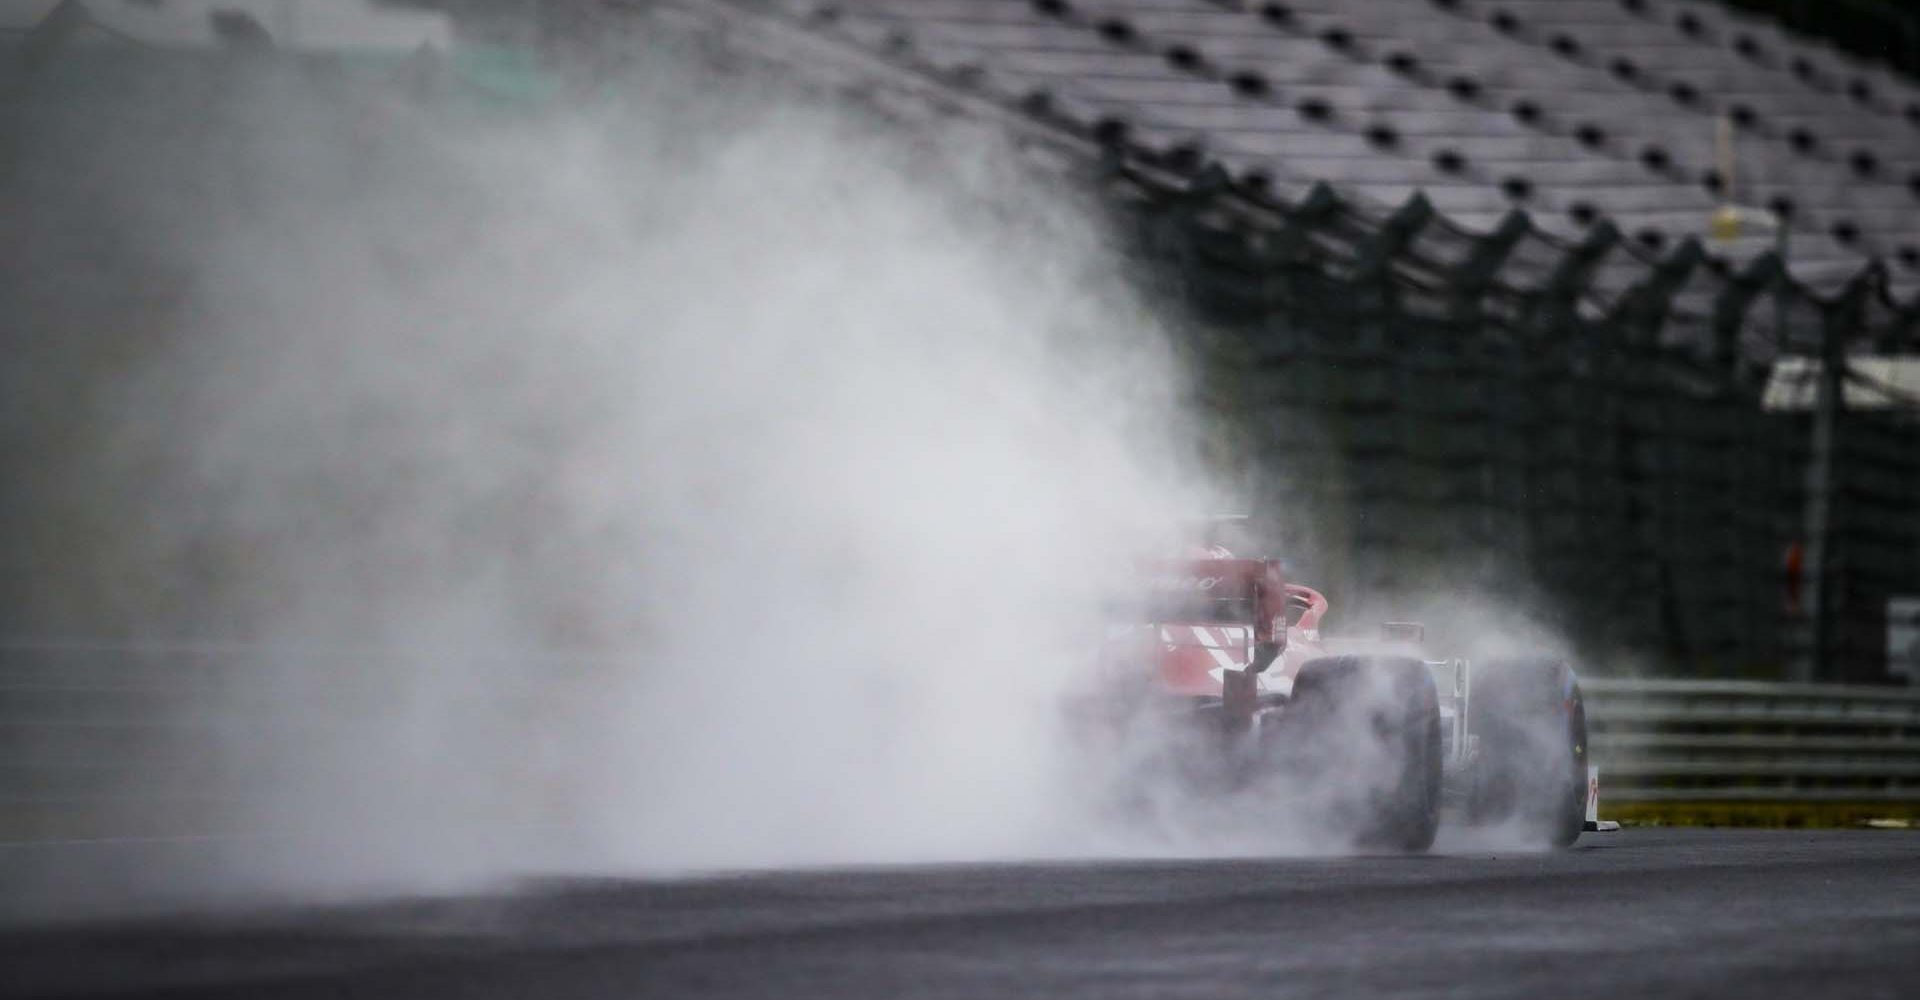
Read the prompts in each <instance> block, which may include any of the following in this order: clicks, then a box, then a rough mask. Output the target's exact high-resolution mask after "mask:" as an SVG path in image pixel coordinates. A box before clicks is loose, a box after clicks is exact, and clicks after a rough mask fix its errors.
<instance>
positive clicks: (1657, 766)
mask: <svg viewBox="0 0 1920 1000" xmlns="http://www.w3.org/2000/svg"><path fill="white" fill-rule="evenodd" d="M527 655H529V656H536V657H538V658H539V659H540V660H541V661H542V662H541V664H540V670H538V671H535V673H536V674H537V675H540V676H547V675H549V674H551V675H552V676H554V677H556V678H565V677H567V676H572V675H575V674H576V673H577V670H578V669H579V668H582V667H583V666H586V668H587V669H590V665H588V664H587V661H585V660H581V659H577V658H571V657H548V656H540V655H539V654H527ZM396 658H407V657H404V656H396V654H373V653H370V652H369V651H365V650H359V651H355V650H327V649H311V648H307V649H302V648H280V647H274V648H267V647H258V646H249V645H246V644H238V643H165V644H146V645H139V646H130V645H123V644H116V643H45V642H40V643H20V642H12V643H4V642H0V841H19V840H31V839H49V838H69V837H95V836H102V837H117V836H155V835H182V834H197V833H209V832H221V831H219V830H218V829H216V828H215V825H217V822H218V821H217V820H215V819H213V817H215V816H218V815H221V814H223V812H224V810H222V809H221V808H220V802H219V800H218V795H219V793H218V791H217V789H219V788H220V787H222V786H223V783H222V782H221V781H220V780H219V779H220V778H221V776H223V775H225V774H226V773H227V770H226V769H230V768H232V767H234V766H236V765H238V766H245V763H246V762H245V761H235V760H231V759H225V758H223V757H222V756H221V755H219V754H218V753H216V752H215V748H216V746H217V745H218V744H220V743H222V742H223V741H227V740H231V739H232V738H233V737H235V736H236V735H240V734H244V733H245V732H246V731H247V730H249V729H251V728H258V727H261V726H271V725H274V724H276V723H275V722H274V720H275V719H282V720H284V719H285V718H286V717H287V711H286V707H285V706H280V708H279V710H278V711H275V710H274V709H273V706H270V705H265V704H261V703H259V702H254V701H248V700H246V699H235V698H232V697H230V696H223V695H222V692H223V691H225V692H229V693H230V692H231V690H232V682H233V681H234V680H236V679H239V678H240V677H242V676H243V675H245V674H247V673H248V672H251V671H257V670H260V669H275V668H286V667H288V666H293V667H295V668H296V669H299V670H302V671H308V670H315V671H316V672H317V673H318V675H319V676H322V677H329V678H330V677H331V675H332V674H334V673H339V674H343V675H349V676H351V677H357V678H359V680H361V681H364V680H366V679H367V678H369V677H373V678H377V677H379V676H381V675H382V674H383V671H382V670H381V669H380V664H381V663H382V662H384V661H388V660H393V659H396ZM516 662H517V661H516ZM416 665H417V664H416ZM336 666H337V667H340V668H342V669H340V670H332V669H330V668H331V667H336ZM316 668H317V669H316ZM369 668H371V669H370V670H369ZM310 676H311V675H310ZM522 676H523V677H524V676H525V675H524V674H523V675H522ZM349 683H353V682H351V681H350V682H349ZM563 683H564V681H563ZM329 686H330V687H332V688H333V689H334V692H333V693H334V694H336V695H341V694H343V693H344V694H345V695H347V697H345V698H344V700H342V701H336V702H335V708H339V707H341V706H342V705H345V704H353V705H355V706H357V708H358V709H365V708H368V707H369V705H374V707H373V709H372V710H375V711H377V710H378V708H377V705H375V704H374V703H377V702H378V701H379V699H380V695H379V693H378V691H371V690H358V691H343V690H342V689H343V687H344V685H338V684H329ZM1584 686H1585V689H1586V692H1587V713H1588V721H1589V724H1590V728H1591V731H1592V748H1593V759H1594V760H1595V761H1596V762H1597V763H1598V764H1599V765H1600V767H1601V775H1602V779H1601V780H1602V802H1603V808H1604V804H1605V803H1615V804H1622V805H1625V804H1632V803H1663V802H1667V803H1671V802H1755V803H1818V802H1828V803H1833V802H1855V803H1864V802H1904V803H1912V802H1920V690H1915V689H1903V688H1882V687H1843V686H1831V685H1785V684H1765V683H1749V682H1732V681H1672V680H1622V679H1607V678H1589V679H1588V680H1586V681H1585V682H1584ZM374 687H376V688H379V687H381V685H380V684H379V683H378V682H377V681H376V683H375V684H374ZM495 694H498V695H499V697H501V698H507V697H513V696H512V695H508V694H505V693H502V692H495ZM521 696H522V697H525V696H532V697H533V698H534V699H535V700H538V698H539V695H538V694H537V693H536V692H535V691H533V690H523V691H522V692H521ZM250 706H251V707H250ZM316 721H317V720H316Z"/></svg>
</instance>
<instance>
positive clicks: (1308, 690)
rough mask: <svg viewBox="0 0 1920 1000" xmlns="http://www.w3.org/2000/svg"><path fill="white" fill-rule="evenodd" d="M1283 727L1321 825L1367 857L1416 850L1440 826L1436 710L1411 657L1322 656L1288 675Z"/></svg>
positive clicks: (1422, 668)
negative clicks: (1323, 796) (1312, 790)
mask: <svg viewBox="0 0 1920 1000" xmlns="http://www.w3.org/2000/svg"><path fill="white" fill-rule="evenodd" d="M1282 725H1283V726H1284V727H1285V728H1286V729H1287V730H1288V731H1289V732H1288V738H1287V742H1288V743H1289V744H1291V745H1292V746H1293V747H1295V748H1297V752H1296V753H1295V754H1294V760H1295V765H1296V767H1298V766H1300V765H1302V764H1304V765H1305V770H1307V771H1309V772H1311V773H1308V774H1306V775H1305V777H1306V778H1307V780H1310V781H1313V782H1316V783H1318V784H1319V786H1320V787H1322V788H1323V789H1325V790H1326V791H1327V792H1328V794H1329V796H1330V801H1329V809H1330V811H1331V813H1332V815H1331V816H1329V817H1328V818H1329V820H1330V821H1331V822H1333V823H1335V824H1337V826H1338V828H1340V829H1342V830H1349V831H1351V832H1352V834H1353V838H1354V843H1355V844H1356V845H1357V846H1359V847H1361V848H1364V849H1369V850H1391V851H1409V852H1414V851H1424V850H1426V849H1427V848H1429V847H1431V846H1433V837H1434V833H1435V831H1436V830H1438V829H1439V826H1440V764H1441V761H1440V703H1439V697H1438V695H1437V694H1436V692H1435V690H1434V686H1433V675H1432V674H1431V673H1430V672H1429V671H1428V670H1427V667H1426V664H1424V663H1421V662H1420V661H1419V660H1415V659H1411V658H1408V657H1397V656H1331V657H1324V658H1322V659H1318V660H1313V661H1311V662H1309V663H1307V664H1306V665H1305V666H1303V667H1301V668H1300V672H1299V674H1298V675H1296V676H1295V677H1294V681H1293V693H1292V696H1291V697H1290V699H1289V701H1288V703H1287V709H1286V713H1285V715H1284V716H1283V718H1282Z"/></svg>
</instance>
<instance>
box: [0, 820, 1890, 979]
mask: <svg viewBox="0 0 1920 1000" xmlns="http://www.w3.org/2000/svg"><path fill="white" fill-rule="evenodd" d="M5 850H7V851H12V852H13V854H12V855H11V856H8V855H5V854H0V865H5V864H18V863H19V862H20V861H21V860H22V856H21V855H20V853H19V852H20V850H21V849H17V848H15V849H5ZM0 871H4V868H0ZM0 993H3V994H4V995H6V996H53V995H69V996H72V995H113V994H129V995H150V994H153V995H157V994H164V995H168V996H218V997H396V998H400V997H406V998H423V1000H424V998H438V997H478V998H493V997H526V998H567V997H675V998H690V997H781V998H793V997H843V998H859V997H983V998H984V997H1047V998H1073V997H1087V998H1096V997H1097V998H1103V1000H1112V998H1126V997H1196V998H1199V997H1208V998H1212V997H1263V998H1271V997H1287V996H1412V995H1423V996H1431V995H1445V996H1485V997H1495V996H1499V997H1583V996H1596V997H1599V996H1604V997H1612V998H1618V997H1645V996H1728V997H1741V998H1743V1000H1747V998H1755V997H1811V996H1836V997H1848V998H1858V997H1905V998H1912V997H1920V832H1899V831H1885V832H1880V831H1860V832H1819V833H1811V832H1810V833H1795V832H1757V831H1756V832H1732V831H1684V830H1676V831H1653V830H1629V831H1625V832H1622V833H1617V834H1611V835H1598V836H1596V835H1593V834H1589V835H1587V836H1585V837H1583V838H1582V841H1581V846H1580V847H1579V848H1576V849H1575V850H1573V851H1570V852H1565V853H1559V854H1551V855H1524V854H1517V855H1506V854H1496V853H1489V852H1485V851H1475V850H1471V849H1459V850H1456V851H1453V852H1450V853H1446V854H1442V855H1440V856H1430V857H1411V858H1401V857H1386V858H1345V859H1296V860H1239V859H1236V860H1214V861H1143V862H1131V863H1097V864H1096V863H1086V864H1048V863H1034V864H1024V865H970V866H951V867H935V868H894V869H877V870H860V871H815V872H787V873H775V874H758V875H744V876H734V877H727V878H713V879H704V880H690V881H672V882H568V883H547V884H543V885H538V886H530V887H528V888H526V889H525V890H523V891H521V892H519V893H516V894H514V895H512V896H506V897H500V896H495V897H489V898H465V899H458V900H441V901H432V902H411V903H389V904H382V905H370V906H357V907H347V908H333V909H327V910H319V911H306V912H284V911H283V912H273V913H252V914H248V915H244V916H242V915H235V914H228V915H226V916H221V917H199V918H195V919H191V920H189V919H185V918H179V917H175V918H172V919H169V920H163V921H161V920H150V921H146V922H141V923H121V924H91V925H69V926H62V927H51V928H48V927H42V928H38V929H23V928H21V927H19V926H15V927H13V928H11V929H7V930H3V931H0Z"/></svg>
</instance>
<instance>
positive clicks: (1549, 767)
mask: <svg viewBox="0 0 1920 1000" xmlns="http://www.w3.org/2000/svg"><path fill="white" fill-rule="evenodd" d="M1469 669H1470V671H1471V672H1470V673H1469V675H1468V684H1469V687H1468V692H1467V705H1468V708H1467V732H1468V734H1469V735H1470V736H1471V737H1473V739H1474V763H1473V770H1472V779H1471V784H1470V786H1469V791H1468V798H1467V812H1468V816H1469V818H1470V819H1471V820H1472V821H1473V822H1474V823H1476V824H1481V825H1493V824H1500V825H1509V824H1510V825H1511V827H1512V829H1513V830H1514V831H1516V832H1517V833H1519V834H1520V835H1521V836H1522V837H1524V838H1526V839H1527V840H1530V841H1533V842H1534V843H1536V844H1538V845H1540V846H1553V847H1569V846H1571V845H1572V844H1573V842H1574V841H1575V840H1577V839H1578V838H1579V836H1580V830H1581V826H1582V824H1583V823H1584V822H1585V820H1586V805H1587V711H1586V703H1585V701H1584V699H1583V698H1582V696H1581V693H1580V682H1579V680H1578V679H1577V678H1575V676H1574V673H1573V670H1572V669H1571V668H1569V667H1568V666H1567V665H1566V664H1565V663H1564V662H1562V661H1560V660H1556V659H1551V658H1548V657H1533V658H1527V659H1511V660H1489V661H1485V662H1476V663H1474V664H1473V665H1472V667H1471V668H1469Z"/></svg>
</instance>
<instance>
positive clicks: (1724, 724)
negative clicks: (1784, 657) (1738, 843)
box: [1584, 679, 1920, 802]
mask: <svg viewBox="0 0 1920 1000" xmlns="http://www.w3.org/2000/svg"><path fill="white" fill-rule="evenodd" d="M1584 687H1585V689H1586V692H1587V721H1588V725H1589V727H1590V728H1591V730H1592V744H1593V758H1594V759H1595V760H1596V761H1597V762H1598V763H1599V764H1600V768H1601V781H1602V785H1603V792H1602V794H1603V797H1604V799H1605V800H1607V801H1613V802H1671V801H1696V802H1698V801H1756V802H1832V801H1920V690H1910V689H1902V688H1885V687H1858V686H1846V685H1829V684H1766V683H1756V682H1745V681H1661V680H1612V679H1590V680H1588V681H1586V682H1585V683H1584Z"/></svg>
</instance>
